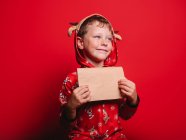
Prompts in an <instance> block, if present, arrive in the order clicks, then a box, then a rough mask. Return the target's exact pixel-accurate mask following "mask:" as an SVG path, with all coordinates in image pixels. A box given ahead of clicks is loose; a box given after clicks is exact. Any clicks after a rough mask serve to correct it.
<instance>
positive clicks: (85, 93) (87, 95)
mask: <svg viewBox="0 0 186 140" xmlns="http://www.w3.org/2000/svg"><path fill="white" fill-rule="evenodd" d="M89 96H90V91H88V92H84V93H83V94H81V98H83V99H86V98H88V97H89Z"/></svg>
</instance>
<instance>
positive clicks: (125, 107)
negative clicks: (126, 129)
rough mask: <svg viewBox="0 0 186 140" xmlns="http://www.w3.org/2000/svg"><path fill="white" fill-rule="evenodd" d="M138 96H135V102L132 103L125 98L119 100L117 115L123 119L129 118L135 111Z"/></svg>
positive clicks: (138, 100)
mask: <svg viewBox="0 0 186 140" xmlns="http://www.w3.org/2000/svg"><path fill="white" fill-rule="evenodd" d="M139 102H140V98H139V96H138V98H137V104H135V105H132V104H130V103H129V102H128V101H127V100H126V99H121V100H120V107H119V115H120V117H122V118H123V119H125V120H128V119H130V118H131V117H132V116H133V115H134V114H135V113H136V111H137V108H138V105H139Z"/></svg>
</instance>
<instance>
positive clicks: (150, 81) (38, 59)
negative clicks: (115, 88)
mask: <svg viewBox="0 0 186 140" xmlns="http://www.w3.org/2000/svg"><path fill="white" fill-rule="evenodd" d="M92 13H100V14H103V15H104V16H106V17H107V18H108V19H109V20H110V22H111V23H112V24H113V26H114V28H115V29H116V30H119V31H120V34H121V35H122V37H123V40H122V41H121V42H119V43H118V46H119V61H118V65H122V66H123V67H124V70H125V75H126V76H127V78H128V79H130V80H132V81H134V82H135V83H136V85H137V91H138V93H139V95H140V97H141V103H140V106H139V109H138V111H137V113H136V114H135V116H134V117H133V118H132V119H130V120H128V121H127V122H125V123H124V125H125V128H126V135H127V137H128V138H129V139H130V140H149V139H150V140H155V139H179V140H183V139H186V136H185V126H186V113H185V109H184V108H185V106H186V92H185V84H186V74H185V72H186V66H185V60H186V57H185V54H184V53H185V51H186V48H185V47H186V26H185V25H186V2H185V1H184V0H169V1H168V0H167V1H166V0H154V1H149V0H134V1H130V0H113V1H111V0H101V1H100V0H93V1H88V0H81V1H62V0H56V1H45V0H40V1H34V0H29V1H20V0H17V1H13V0H1V2H0V15H1V19H0V20H1V22H0V24H1V28H0V29H1V30H0V32H1V37H0V40H1V43H0V66H1V68H0V79H1V80H0V81H1V83H0V100H1V101H0V139H10V140H17V139H44V138H46V139H58V138H62V136H63V134H62V133H61V132H60V131H61V128H60V126H59V122H58V121H59V120H58V119H59V118H58V114H59V102H58V93H59V87H60V84H61V83H62V81H63V79H64V78H65V76H66V75H67V73H68V72H73V71H75V70H76V67H77V66H78V65H77V64H76V61H75V54H74V50H73V38H68V37H67V29H68V27H69V24H68V23H69V22H72V21H79V20H80V19H82V18H84V17H85V16H87V15H89V14H92Z"/></svg>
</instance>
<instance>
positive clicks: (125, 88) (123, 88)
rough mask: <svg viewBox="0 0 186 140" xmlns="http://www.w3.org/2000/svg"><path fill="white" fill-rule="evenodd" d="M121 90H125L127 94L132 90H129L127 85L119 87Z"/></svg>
mask: <svg viewBox="0 0 186 140" xmlns="http://www.w3.org/2000/svg"><path fill="white" fill-rule="evenodd" d="M119 88H120V89H122V90H125V91H127V92H130V91H131V88H129V87H128V86H125V85H119Z"/></svg>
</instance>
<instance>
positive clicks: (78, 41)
mask: <svg viewBox="0 0 186 140" xmlns="http://www.w3.org/2000/svg"><path fill="white" fill-rule="evenodd" d="M77 46H78V48H79V49H81V50H83V49H84V43H83V39H82V38H81V37H77Z"/></svg>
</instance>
